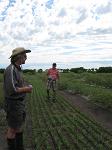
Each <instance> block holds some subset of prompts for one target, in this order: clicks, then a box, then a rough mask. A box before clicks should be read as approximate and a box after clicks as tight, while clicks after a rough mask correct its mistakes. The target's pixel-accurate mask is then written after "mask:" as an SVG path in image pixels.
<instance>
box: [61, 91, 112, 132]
mask: <svg viewBox="0 0 112 150" xmlns="http://www.w3.org/2000/svg"><path fill="white" fill-rule="evenodd" d="M60 94H62V95H63V96H64V97H65V99H67V100H68V101H69V102H70V103H71V104H72V105H74V106H75V107H76V108H78V109H79V110H80V111H81V112H82V113H84V114H86V115H88V116H89V117H90V118H93V119H94V120H95V121H97V122H98V123H100V124H101V126H103V127H104V128H106V129H107V130H109V131H111V132H112V112H110V111H108V110H105V109H103V108H101V107H99V106H97V105H95V104H93V103H91V102H90V101H88V100H87V99H86V97H83V96H81V95H79V94H71V93H69V92H67V91H60Z"/></svg>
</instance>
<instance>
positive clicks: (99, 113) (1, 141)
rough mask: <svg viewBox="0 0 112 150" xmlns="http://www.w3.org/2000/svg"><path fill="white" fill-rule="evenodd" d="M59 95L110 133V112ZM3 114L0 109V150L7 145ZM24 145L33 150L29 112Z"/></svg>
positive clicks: (78, 98)
mask: <svg viewBox="0 0 112 150" xmlns="http://www.w3.org/2000/svg"><path fill="white" fill-rule="evenodd" d="M59 93H60V94H61V95H63V96H64V97H65V99H66V100H68V101H69V102H70V103H71V104H72V105H74V106H75V107H76V108H78V109H79V110H80V111H81V112H82V113H84V114H85V115H87V116H89V117H90V118H93V119H94V120H95V121H97V122H98V123H100V124H101V126H103V127H104V128H106V129H107V130H109V131H110V132H112V112H109V111H107V110H105V109H103V108H101V107H98V106H96V105H93V104H92V103H90V101H88V100H87V99H86V97H83V96H81V95H79V94H71V93H69V92H67V91H60V92H59ZM5 117H6V116H5V112H4V110H3V109H2V108H0V119H1V118H2V119H1V121H0V150H6V149H7V148H6V147H7V146H6V145H7V144H6V139H5V133H6V128H7V124H6V121H5ZM24 139H25V145H26V150H34V144H33V136H32V123H31V115H30V112H27V118H26V123H25V137H24Z"/></svg>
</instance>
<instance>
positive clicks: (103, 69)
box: [97, 67, 112, 73]
mask: <svg viewBox="0 0 112 150" xmlns="http://www.w3.org/2000/svg"><path fill="white" fill-rule="evenodd" d="M97 73H112V67H99V69H97Z"/></svg>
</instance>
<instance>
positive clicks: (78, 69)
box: [70, 67, 86, 73]
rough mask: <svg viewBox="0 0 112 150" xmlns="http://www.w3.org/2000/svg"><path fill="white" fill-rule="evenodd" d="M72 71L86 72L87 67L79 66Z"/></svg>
mask: <svg viewBox="0 0 112 150" xmlns="http://www.w3.org/2000/svg"><path fill="white" fill-rule="evenodd" d="M70 72H74V73H82V72H86V69H85V68H83V67H79V68H71V69H70Z"/></svg>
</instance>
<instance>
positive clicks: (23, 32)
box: [0, 0, 112, 69]
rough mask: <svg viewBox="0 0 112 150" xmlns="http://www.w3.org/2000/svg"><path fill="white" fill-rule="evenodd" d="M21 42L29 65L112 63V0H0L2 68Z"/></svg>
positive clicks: (92, 64)
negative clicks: (26, 52) (26, 51)
mask: <svg viewBox="0 0 112 150" xmlns="http://www.w3.org/2000/svg"><path fill="white" fill-rule="evenodd" d="M16 47H24V48H26V49H30V50H31V53H28V54H27V57H28V59H27V61H26V64H25V65H23V68H24V69H25V68H27V69H40V68H41V69H47V68H49V67H51V66H52V63H53V62H56V63H57V68H60V69H64V68H77V67H84V68H99V67H102V66H103V67H107V66H112V0H0V68H4V67H7V65H9V64H10V59H9V57H10V55H11V53H12V50H13V49H14V48H16Z"/></svg>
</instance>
